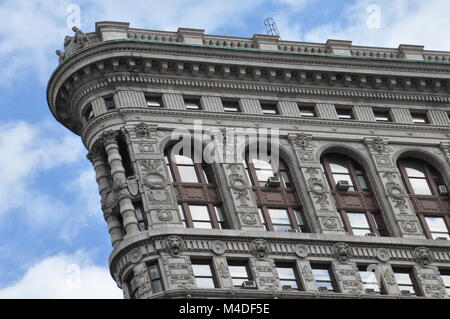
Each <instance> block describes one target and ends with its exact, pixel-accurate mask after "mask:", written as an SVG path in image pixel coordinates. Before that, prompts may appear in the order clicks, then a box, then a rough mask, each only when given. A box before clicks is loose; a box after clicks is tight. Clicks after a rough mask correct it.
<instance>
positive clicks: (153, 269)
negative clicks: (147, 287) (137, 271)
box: [148, 262, 164, 293]
mask: <svg viewBox="0 0 450 319" xmlns="http://www.w3.org/2000/svg"><path fill="white" fill-rule="evenodd" d="M148 272H149V275H150V282H151V284H152V291H153V293H158V292H161V291H163V290H164V285H163V282H162V278H161V271H160V269H159V265H158V262H154V263H151V264H149V265H148Z"/></svg>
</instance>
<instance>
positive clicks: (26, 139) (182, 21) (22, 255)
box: [0, 0, 450, 298]
mask: <svg viewBox="0 0 450 319" xmlns="http://www.w3.org/2000/svg"><path fill="white" fill-rule="evenodd" d="M73 4H75V5H78V6H79V8H80V18H81V19H80V24H81V28H82V30H83V31H84V32H91V31H93V30H94V27H95V26H94V24H95V21H102V20H114V21H127V22H130V23H131V26H132V27H136V28H150V29H161V30H172V31H176V29H177V28H178V27H193V28H202V29H205V30H206V33H209V34H220V35H233V36H246V37H252V35H253V34H254V33H265V29H264V24H263V20H264V18H266V17H273V18H274V19H275V20H276V22H277V24H278V28H279V30H280V34H281V37H282V39H284V40H297V41H308V42H325V41H326V40H327V39H329V38H332V39H345V40H353V43H354V44H357V45H373V46H388V47H397V46H398V45H399V44H400V43H407V44H422V45H425V46H426V48H427V49H434V50H450V38H449V37H448V36H447V32H448V30H449V29H450V21H449V20H448V19H447V17H446V16H445V15H443V14H441V13H442V12H449V11H450V10H449V9H450V3H449V1H446V0H430V1H418V0H408V1H403V0H396V1H386V0H379V1H376V0H373V1H366V0H362V1H361V0H360V1H350V0H348V1H344V0H343V1H336V0H333V1H327V0H321V1H315V0H227V1H216V0H203V1H194V0H190V1H188V0H164V1H159V0H157V1H149V0H128V1H120V0H107V1H93V0H80V1H68V0H60V1H56V0H32V1H30V0H2V1H1V2H0V21H1V22H0V23H1V27H0V78H1V79H2V80H1V81H0V154H1V159H2V164H1V165H0V180H1V181H2V182H1V183H0V200H1V203H2V205H1V206H0V274H1V276H0V298H78V297H86V298H121V296H122V294H121V291H120V290H118V289H117V287H116V285H115V283H114V282H113V280H112V279H111V278H110V275H109V271H108V270H107V260H108V255H109V253H110V251H111V246H110V241H109V235H108V232H107V228H106V224H105V222H104V220H103V218H102V213H101V210H100V204H99V196H98V193H97V186H96V183H95V177H94V172H93V170H92V167H91V165H90V163H89V162H88V161H87V160H86V158H85V154H86V150H85V149H84V147H83V145H82V144H81V142H80V139H79V137H78V136H75V135H73V134H72V133H70V132H69V131H67V130H66V129H65V128H63V127H62V126H61V125H59V124H58V123H57V122H56V121H55V120H54V119H53V118H52V116H51V114H50V112H49V110H48V107H47V104H46V98H45V90H46V84H47V80H48V78H49V76H50V74H51V72H52V71H53V69H54V68H55V67H56V66H57V60H58V59H57V56H56V55H55V53H54V52H55V50H56V49H61V48H62V45H63V39H64V36H66V35H71V34H72V32H71V31H70V29H69V28H68V26H67V20H68V17H69V15H70V13H68V12H67V9H68V8H70V7H69V6H70V5H73ZM373 5H376V6H373ZM373 10H375V11H373ZM374 12H375V13H374ZM378 13H379V14H378ZM374 14H375V15H374ZM374 19H375V20H374Z"/></svg>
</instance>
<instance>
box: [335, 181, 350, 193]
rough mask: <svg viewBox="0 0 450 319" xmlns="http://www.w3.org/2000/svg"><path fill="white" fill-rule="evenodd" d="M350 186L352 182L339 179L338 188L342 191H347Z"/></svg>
mask: <svg viewBox="0 0 450 319" xmlns="http://www.w3.org/2000/svg"><path fill="white" fill-rule="evenodd" d="M349 188H350V183H349V182H348V181H338V182H337V184H336V189H337V190H338V191H341V192H346V191H348V189H349Z"/></svg>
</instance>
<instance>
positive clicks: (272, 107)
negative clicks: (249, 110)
mask: <svg viewBox="0 0 450 319" xmlns="http://www.w3.org/2000/svg"><path fill="white" fill-rule="evenodd" d="M261 110H262V113H263V114H267V115H276V114H279V113H278V106H277V104H276V103H261Z"/></svg>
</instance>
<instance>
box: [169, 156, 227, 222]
mask: <svg viewBox="0 0 450 319" xmlns="http://www.w3.org/2000/svg"><path fill="white" fill-rule="evenodd" d="M183 150H184V149H182V150H181V153H180V154H173V155H172V156H171V148H170V147H169V148H167V149H166V151H165V161H166V165H167V168H168V171H169V174H170V178H171V180H172V182H173V186H174V188H175V189H176V193H177V200H178V206H179V209H180V212H181V213H182V217H183V223H184V225H185V226H186V227H188V228H204V229H212V228H220V229H221V228H227V227H228V226H227V223H226V221H225V219H224V215H223V212H222V202H221V200H220V197H219V193H218V191H217V187H216V183H215V180H214V176H213V174H212V171H211V167H210V166H209V165H206V164H205V163H203V162H202V163H195V162H194V160H193V158H194V156H193V154H194V152H193V150H192V151H191V152H190V153H191V154H184V153H183Z"/></svg>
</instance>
